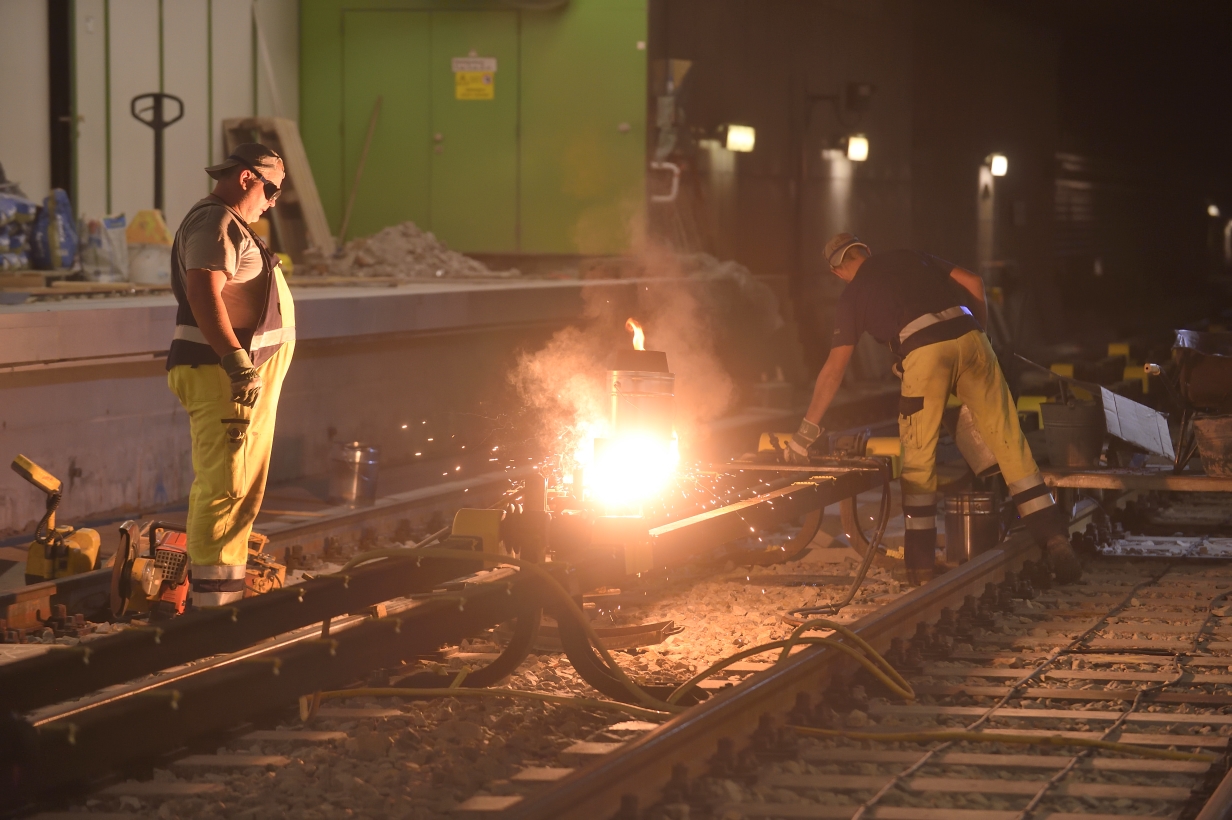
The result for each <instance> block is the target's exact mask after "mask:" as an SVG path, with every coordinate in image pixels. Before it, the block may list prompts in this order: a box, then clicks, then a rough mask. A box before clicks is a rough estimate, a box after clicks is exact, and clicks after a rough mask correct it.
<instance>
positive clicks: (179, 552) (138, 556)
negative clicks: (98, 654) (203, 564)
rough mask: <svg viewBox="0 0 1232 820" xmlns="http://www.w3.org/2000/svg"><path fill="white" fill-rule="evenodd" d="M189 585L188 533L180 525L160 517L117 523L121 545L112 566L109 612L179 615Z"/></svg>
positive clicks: (153, 616) (156, 616)
mask: <svg viewBox="0 0 1232 820" xmlns="http://www.w3.org/2000/svg"><path fill="white" fill-rule="evenodd" d="M143 538H144V539H145V540H146V549H145V550H144V554H143V550H142V549H141V542H142V539H143ZM188 585H189V579H188V536H187V534H186V533H185V532H184V529H183V527H180V526H177V525H175V524H167V523H165V522H162V521H153V522H151V523H150V524H148V525H147V526H145V527H141V526H140V525H139V524H138V523H137V522H136V521H125V522H124V523H123V524H121V525H120V546H119V548H118V549H117V550H116V555H115V563H114V564H113V565H112V570H111V614H112V615H114V616H115V617H117V618H119V617H121V616H123V615H132V614H137V613H141V612H149V613H150V619H151V620H161V619H164V618H171V617H174V616H176V615H180V614H182V613H183V612H184V604H185V602H186V600H187V599H188Z"/></svg>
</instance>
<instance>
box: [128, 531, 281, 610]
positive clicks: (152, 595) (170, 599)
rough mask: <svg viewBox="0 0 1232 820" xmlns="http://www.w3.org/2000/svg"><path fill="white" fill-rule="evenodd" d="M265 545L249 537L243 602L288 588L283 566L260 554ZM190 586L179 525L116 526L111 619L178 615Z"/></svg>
mask: <svg viewBox="0 0 1232 820" xmlns="http://www.w3.org/2000/svg"><path fill="white" fill-rule="evenodd" d="M268 543H269V539H268V538H266V537H265V536H264V535H260V534H258V533H255V532H254V533H252V534H251V535H249V537H248V566H247V569H246V570H245V573H244V597H245V598H251V597H252V596H254V595H260V594H261V593H264V592H270V591H272V590H275V589H281V588H282V586H283V585H284V584H285V583H286V576H287V570H286V566H285V565H283V564H281V563H279V562H278V561H276V560H274V558H273V556H271V555H269V554H268V553H266V552H265V551H264V548H265V546H266V544H268ZM143 545H144V546H143ZM190 584H191V577H190V574H189V560H188V535H187V533H186V532H185V531H184V527H183V525H181V524H168V523H166V522H164V521H153V522H151V523H149V524H147V525H145V526H144V527H143V526H141V525H140V524H138V523H137V522H136V521H125V522H124V523H123V524H121V525H120V546H119V548H118V549H117V550H116V555H115V563H114V564H113V565H112V571H111V614H112V615H113V616H115V617H116V618H121V617H124V616H126V615H139V614H142V613H145V612H148V613H150V619H151V620H161V619H164V618H172V617H175V616H176V615H181V614H183V612H184V607H185V603H186V601H187V598H188V590H189V586H190Z"/></svg>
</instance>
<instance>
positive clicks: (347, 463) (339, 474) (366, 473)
mask: <svg viewBox="0 0 1232 820" xmlns="http://www.w3.org/2000/svg"><path fill="white" fill-rule="evenodd" d="M380 457H381V451H380V450H379V449H378V448H376V447H370V446H368V445H367V444H363V443H361V442H358V441H348V442H345V443H343V442H339V443H336V444H334V446H333V447H332V448H331V450H330V453H329V500H330V501H333V502H334V503H337V504H347V505H349V506H352V507H367V506H371V505H372V504H373V503H375V501H376V477H377V467H378V463H379V461H380Z"/></svg>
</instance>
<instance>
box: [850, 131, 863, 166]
mask: <svg viewBox="0 0 1232 820" xmlns="http://www.w3.org/2000/svg"><path fill="white" fill-rule="evenodd" d="M847 159H849V160H851V161H852V162H864V160H866V159H868V137H866V136H864V135H863V134H852V135H851V136H850V137H848V138H847Z"/></svg>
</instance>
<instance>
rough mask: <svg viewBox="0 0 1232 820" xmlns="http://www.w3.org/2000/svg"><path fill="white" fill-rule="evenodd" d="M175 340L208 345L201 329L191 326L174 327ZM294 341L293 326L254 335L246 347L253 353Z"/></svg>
mask: <svg viewBox="0 0 1232 820" xmlns="http://www.w3.org/2000/svg"><path fill="white" fill-rule="evenodd" d="M173 338H175V339H179V340H180V341H182V342H194V343H196V344H199V345H208V344H209V342H207V341H206V340H205V334H204V333H202V332H201V328H199V327H193V326H192V325H176V326H175V336H174V337H173ZM293 341H295V326H294V325H292V326H291V327H278V328H274V329H273V330H267V331H265V332H264V333H255V334H253V337H252V342H251V343H250V344H249V345H248V348H249V352H250V353H252V352H255V351H257V350H260V349H261V348H263V347H277V346H278V345H280V344H283V343H284V342H293Z"/></svg>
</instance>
